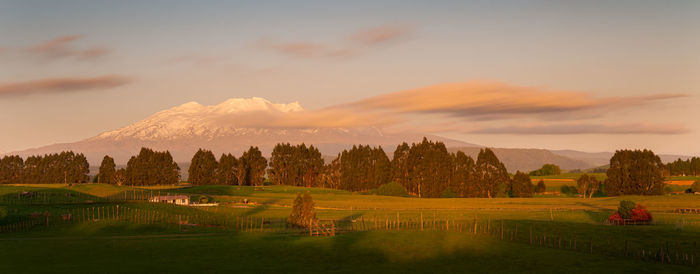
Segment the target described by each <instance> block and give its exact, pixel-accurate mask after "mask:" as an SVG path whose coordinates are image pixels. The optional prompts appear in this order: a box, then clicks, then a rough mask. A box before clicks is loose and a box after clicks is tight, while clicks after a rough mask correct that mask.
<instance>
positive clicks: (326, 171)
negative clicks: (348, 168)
mask: <svg viewBox="0 0 700 274" xmlns="http://www.w3.org/2000/svg"><path fill="white" fill-rule="evenodd" d="M318 186H319V187H323V188H335V189H337V188H339V187H340V153H339V154H338V157H336V158H335V159H333V161H331V162H330V163H328V164H327V165H324V166H323V170H322V172H321V174H320V175H319V185H318Z"/></svg>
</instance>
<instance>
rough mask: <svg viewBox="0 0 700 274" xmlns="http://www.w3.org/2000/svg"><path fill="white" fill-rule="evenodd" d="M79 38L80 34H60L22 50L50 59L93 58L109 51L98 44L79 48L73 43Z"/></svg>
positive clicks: (80, 37) (81, 37)
mask: <svg viewBox="0 0 700 274" xmlns="http://www.w3.org/2000/svg"><path fill="white" fill-rule="evenodd" d="M80 39H83V36H82V35H66V36H60V37H56V38H53V39H51V40H47V41H44V42H41V43H38V44H36V45H33V46H30V47H28V48H25V49H24V52H26V53H29V54H32V55H35V56H37V57H40V58H44V59H50V60H51V59H60V58H74V59H77V60H93V59H96V58H99V57H102V56H105V55H107V54H109V53H110V52H111V50H109V49H107V48H105V47H98V46H92V47H87V48H79V47H77V46H75V45H74V44H75V42H76V41H78V40H80Z"/></svg>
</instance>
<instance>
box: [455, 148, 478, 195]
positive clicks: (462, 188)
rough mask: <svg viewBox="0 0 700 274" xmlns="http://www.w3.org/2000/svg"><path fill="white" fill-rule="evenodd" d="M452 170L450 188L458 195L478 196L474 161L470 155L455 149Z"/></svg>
mask: <svg viewBox="0 0 700 274" xmlns="http://www.w3.org/2000/svg"><path fill="white" fill-rule="evenodd" d="M452 161H453V166H452V167H453V170H452V180H451V181H450V182H451V188H452V189H453V190H454V191H455V192H456V193H457V196H458V197H462V198H465V197H478V195H479V192H478V186H477V180H476V163H475V162H474V159H472V157H469V156H468V155H466V154H464V152H462V151H457V153H456V154H453V155H452Z"/></svg>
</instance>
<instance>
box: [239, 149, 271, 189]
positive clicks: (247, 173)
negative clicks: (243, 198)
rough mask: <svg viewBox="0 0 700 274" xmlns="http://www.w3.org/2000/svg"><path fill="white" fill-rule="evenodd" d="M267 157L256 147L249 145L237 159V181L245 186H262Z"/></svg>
mask: <svg viewBox="0 0 700 274" xmlns="http://www.w3.org/2000/svg"><path fill="white" fill-rule="evenodd" d="M266 167H267V159H265V157H263V156H262V153H261V152H260V149H258V147H253V146H251V147H250V148H249V149H248V151H246V152H243V155H242V156H241V158H239V159H238V183H239V184H241V185H246V186H262V185H263V182H265V170H266Z"/></svg>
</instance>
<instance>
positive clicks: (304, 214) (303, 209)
mask: <svg viewBox="0 0 700 274" xmlns="http://www.w3.org/2000/svg"><path fill="white" fill-rule="evenodd" d="M315 221H316V209H315V208H314V200H313V199H312V198H311V194H309V193H308V192H306V193H304V196H303V197H302V196H301V194H297V197H296V198H295V199H294V205H293V206H292V213H291V214H289V217H287V224H289V225H292V226H295V227H306V228H308V227H309V226H310V225H311V223H312V222H315Z"/></svg>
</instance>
